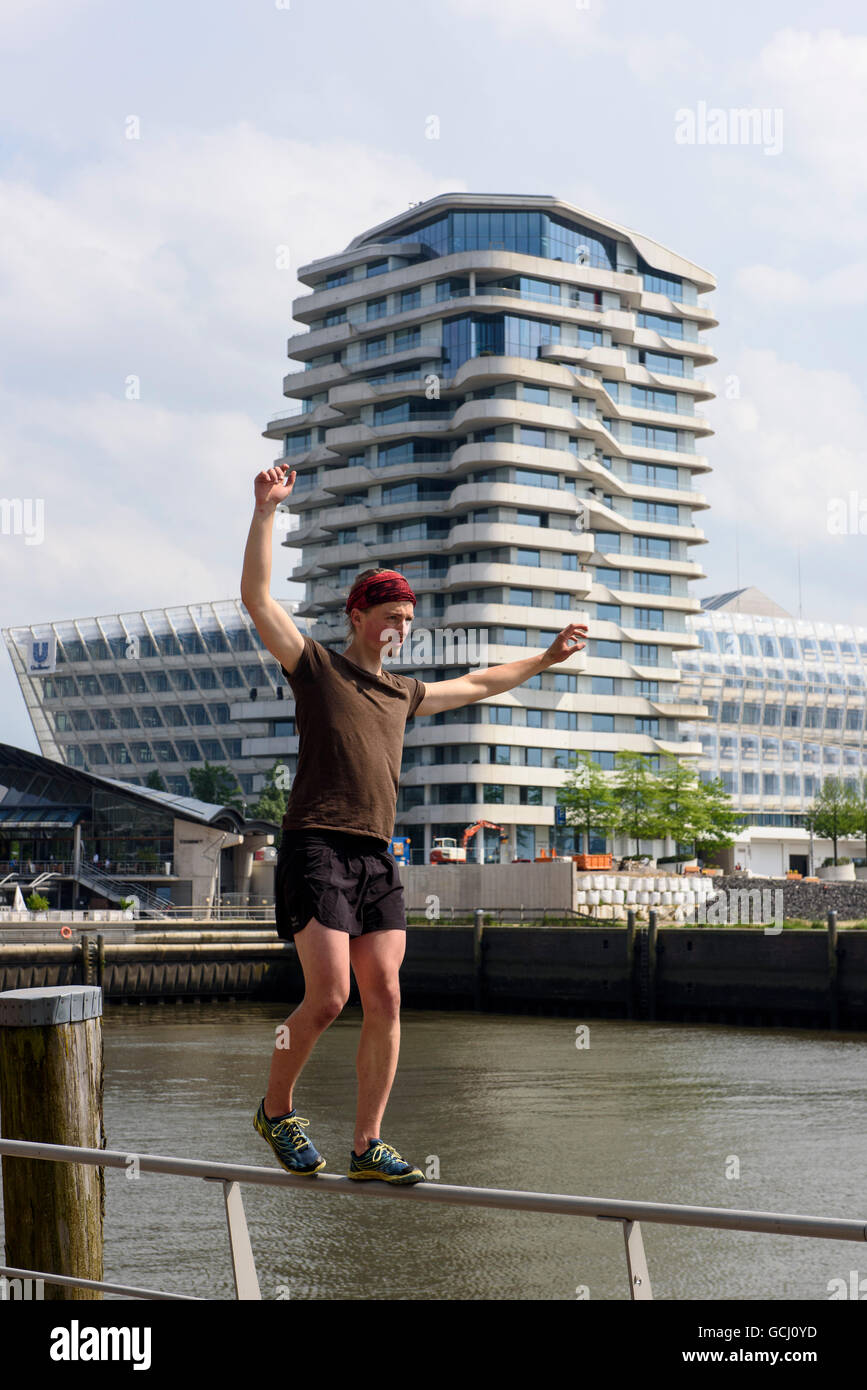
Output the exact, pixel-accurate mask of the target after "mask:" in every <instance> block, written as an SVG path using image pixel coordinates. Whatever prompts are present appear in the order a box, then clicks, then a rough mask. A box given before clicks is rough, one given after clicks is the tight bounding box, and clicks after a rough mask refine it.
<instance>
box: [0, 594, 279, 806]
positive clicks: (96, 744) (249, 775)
mask: <svg viewBox="0 0 867 1390" xmlns="http://www.w3.org/2000/svg"><path fill="white" fill-rule="evenodd" d="M3 635H4V638H5V641H6V645H7V648H8V650H9V652H10V655H11V657H12V661H13V665H14V667H15V671H16V674H17V675H18V679H19V682H20V684H21V687H22V691H23V693H24V697H25V702H26V704H27V707H28V710H29V712H30V716H31V719H32V720H33V725H34V729H35V731H36V735H37V738H38V740H39V745H40V751H41V752H42V753H43V755H44V756H45V757H50V758H54V759H56V760H58V761H61V762H66V763H68V764H69V765H70V766H71V767H78V768H82V769H84V770H90V771H93V772H101V773H103V774H104V775H107V776H110V777H117V778H118V779H119V780H121V781H127V782H132V783H139V784H141V783H143V782H144V781H145V779H146V777H147V775H148V773H149V772H151V771H152V770H154V769H156V770H158V771H159V773H160V774H161V776H162V778H163V781H164V782H165V785H166V788H167V790H168V791H170V792H174V793H176V794H177V795H181V796H189V795H190V793H191V790H192V789H191V785H190V781H189V776H188V770H189V768H190V766H193V765H202V764H203V763H204V762H205V761H207V762H209V763H211V764H220V765H223V766H226V767H229V768H230V769H231V771H233V772H234V773H235V775H236V776H237V778H238V781H239V783H240V785H241V788H242V790H243V791H244V792H245V793H250V795H251V796H253V795H255V794H256V792H258V790H259V788H260V787H261V785H262V784H263V782H264V777H265V774H266V773H267V772H268V771H270V769H271V767H272V766H273V764H274V762H275V761H276V759H277V754H276V753H275V755H274V756H273V757H270V758H268V757H265V756H253V757H250V756H243V754H242V743H243V739H242V734H243V733H244V732H245V730H244V726H243V725H242V724H240V723H238V722H236V721H233V720H232V718H231V705H230V702H233V701H239V700H246V699H248V698H250V692H251V691H253V690H255V691H256V698H257V699H258V700H266V699H278V698H279V699H283V698H284V694H285V681H284V678H283V676H282V674H281V672H280V670H279V667H278V665H277V663H276V662H275V660H274V658H273V657H272V656H271V654H270V652H268V651H267V649H266V648H265V646H264V644H263V642H262V639H261V637H260V636H259V634H258V632H257V631H256V628H255V627H254V626H253V623H252V622H251V620H250V616H249V614H248V613H247V610H246V608H245V607H244V605H243V604H242V603H241V602H240V600H228V601H226V602H223V603H204V604H194V605H189V606H187V607H179V608H161V609H148V610H146V611H143V612H140V613H122V614H117V615H114V616H110V617H100V618H81V619H75V620H70V621H67V622H59V623H52V624H48V625H42V626H40V627H38V628H20V627H19V628H11V629H7V630H5V631H4V634H3ZM34 637H36V638H41V639H47V638H51V639H53V642H54V646H55V650H56V661H55V663H54V669H53V670H51V671H48V672H46V673H45V674H32V673H31V674H28V671H27V666H28V655H29V650H30V643H31V642H32V640H33V638H34ZM183 693H187V694H188V695H192V696H193V697H194V698H192V699H189V698H188V699H181V700H179V699H178V695H179V694H181V695H183ZM195 697H198V698H195ZM288 712H289V710H288V707H287V713H288ZM192 730H195V736H193V737H191V736H190V733H191V731H192Z"/></svg>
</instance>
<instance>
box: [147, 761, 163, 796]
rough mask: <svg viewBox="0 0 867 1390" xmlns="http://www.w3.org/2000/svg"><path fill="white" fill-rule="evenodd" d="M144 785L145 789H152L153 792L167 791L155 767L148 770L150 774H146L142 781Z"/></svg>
mask: <svg viewBox="0 0 867 1390" xmlns="http://www.w3.org/2000/svg"><path fill="white" fill-rule="evenodd" d="M144 785H145V786H146V787H153V789H154V791H156V792H166V791H168V787H167V786H166V784H165V782H164V781H163V779H162V775H161V774H160V772H159V771H158V770H157V768H155V767H154V768H151V770H150V772H149V773H148V775H147V777H146V778H145V779H144Z"/></svg>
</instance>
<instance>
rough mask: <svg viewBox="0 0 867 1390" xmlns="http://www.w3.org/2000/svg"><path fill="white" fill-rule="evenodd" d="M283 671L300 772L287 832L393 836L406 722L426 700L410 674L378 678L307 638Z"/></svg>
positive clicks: (385, 673)
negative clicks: (295, 660) (289, 668)
mask: <svg viewBox="0 0 867 1390" xmlns="http://www.w3.org/2000/svg"><path fill="white" fill-rule="evenodd" d="M280 669H281V671H282V672H283V675H284V676H285V677H286V679H287V681H288V682H289V685H290V686H291V688H292V693H293V694H294V696H295V727H296V729H297V731H298V734H299V739H298V768H297V771H296V773H295V779H294V781H293V783H292V790H291V792H290V793H289V804H288V806H287V807H286V814H285V815H284V817H283V827H284V829H285V830H314V829H323V830H337V831H343V832H345V833H349V834H356V835H374V836H376V837H377V838H378V839H381V840H384V841H385V842H386V843H387V842H388V841H389V840H390V839H391V836H392V833H393V831H394V814H395V811H396V809H397V788H398V780H399V778H400V763H401V755H402V753H403V736H404V729H405V727H406V721H407V719H411V718H412V716H413V715H414V714H415V712H416V710H417V709H418V707H419V705H420V704H421V702H422V700H423V699H424V697H425V685H424V683H423V681H420V680H417V679H416V677H415V676H400V675H395V674H393V673H392V672H391V671H388V670H386V669H383V670H382V672H381V673H380V674H379V675H378V676H374V675H372V674H371V672H370V671H365V670H363V669H362V667H361V666H356V665H355V663H354V662H353V661H349V660H348V659H347V657H345V656H343V655H342V653H340V652H334V651H330V650H329V649H328V648H327V647H323V646H322V644H321V642H316V641H314V640H313V638H312V637H307V636H305V638H304V650H303V652H302V653H301V657H300V658H299V661H298V665H297V666H296V667H295V670H294V671H293V672H292V673H291V675H290V673H289V672H288V671H287V670H286V668H285V666H281V668H280Z"/></svg>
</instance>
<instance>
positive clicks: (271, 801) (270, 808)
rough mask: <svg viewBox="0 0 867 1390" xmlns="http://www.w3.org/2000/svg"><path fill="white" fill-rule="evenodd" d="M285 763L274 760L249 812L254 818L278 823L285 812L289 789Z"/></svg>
mask: <svg viewBox="0 0 867 1390" xmlns="http://www.w3.org/2000/svg"><path fill="white" fill-rule="evenodd" d="M285 768H286V764H285V763H282V762H276V763H275V764H274V766H273V767H272V768H271V771H270V772H269V773H268V776H267V778H266V781H265V785H264V787H263V788H262V791H261V793H260V795H259V800H258V801H257V802H256V805H255V806H254V807H253V808H252V810H251V811H250V812H249V815H251V816H254V817H255V818H256V820H269V821H273V822H274V824H275V825H280V824H281V823H282V820H283V816H284V815H285V813H286V807H287V805H288V803H289V790H288V788H287V787H286V785H285V782H286V778H285V775H284V774H285ZM280 839H281V836H278V837H277V847H278V848H279V845H280Z"/></svg>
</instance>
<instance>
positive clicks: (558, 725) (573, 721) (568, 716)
mask: <svg viewBox="0 0 867 1390" xmlns="http://www.w3.org/2000/svg"><path fill="white" fill-rule="evenodd" d="M610 717H611V716H609V718H610ZM554 728H555V729H573V730H577V728H578V715H577V714H576V713H574V711H572V710H564V709H555V711H554Z"/></svg>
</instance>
